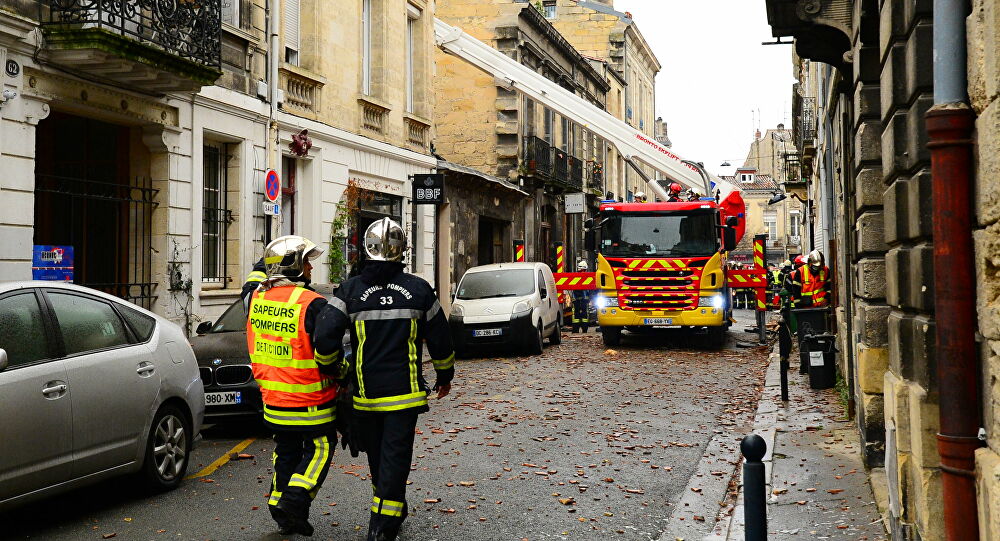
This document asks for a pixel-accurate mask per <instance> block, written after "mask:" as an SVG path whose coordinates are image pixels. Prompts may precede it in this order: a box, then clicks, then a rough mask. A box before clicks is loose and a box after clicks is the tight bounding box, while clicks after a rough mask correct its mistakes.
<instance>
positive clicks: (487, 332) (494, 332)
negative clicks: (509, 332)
mask: <svg viewBox="0 0 1000 541" xmlns="http://www.w3.org/2000/svg"><path fill="white" fill-rule="evenodd" d="M502 332H503V329H475V330H473V331H472V336H500V334H501V333H502Z"/></svg>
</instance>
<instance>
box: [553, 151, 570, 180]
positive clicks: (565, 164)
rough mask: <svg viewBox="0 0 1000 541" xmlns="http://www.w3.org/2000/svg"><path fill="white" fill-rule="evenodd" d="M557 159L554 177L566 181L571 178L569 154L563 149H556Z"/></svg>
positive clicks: (554, 164)
mask: <svg viewBox="0 0 1000 541" xmlns="http://www.w3.org/2000/svg"><path fill="white" fill-rule="evenodd" d="M554 152H555V160H554V163H553V167H552V177H553V178H554V179H555V180H559V181H563V182H566V181H568V180H569V154H567V153H566V152H565V151H564V150H562V149H558V148H557V149H554Z"/></svg>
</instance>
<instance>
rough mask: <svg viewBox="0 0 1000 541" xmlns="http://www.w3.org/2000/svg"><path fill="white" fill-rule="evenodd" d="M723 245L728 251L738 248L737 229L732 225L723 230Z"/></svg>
mask: <svg viewBox="0 0 1000 541" xmlns="http://www.w3.org/2000/svg"><path fill="white" fill-rule="evenodd" d="M722 245H723V248H724V249H725V250H726V251H727V252H731V251H733V250H735V249H736V230H735V229H733V228H732V227H727V228H725V229H723V230H722Z"/></svg>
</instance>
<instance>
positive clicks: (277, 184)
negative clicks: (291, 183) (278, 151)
mask: <svg viewBox="0 0 1000 541" xmlns="http://www.w3.org/2000/svg"><path fill="white" fill-rule="evenodd" d="M279 195H281V179H280V178H278V173H277V172H276V171H275V170H274V169H271V170H270V171H268V172H267V177H265V181H264V197H267V200H268V201H270V202H272V203H273V202H275V201H277V200H278V196H279Z"/></svg>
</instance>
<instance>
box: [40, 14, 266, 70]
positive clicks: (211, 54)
mask: <svg viewBox="0 0 1000 541" xmlns="http://www.w3.org/2000/svg"><path fill="white" fill-rule="evenodd" d="M40 4H41V5H42V13H41V17H40V18H41V21H42V26H44V27H69V28H72V29H76V28H80V29H99V30H104V31H107V32H110V33H112V34H117V35H120V36H123V37H126V38H129V39H131V40H134V41H137V42H139V43H142V44H144V45H149V46H152V47H154V48H156V49H160V50H162V51H164V52H166V53H168V54H172V55H176V56H179V57H181V58H184V59H186V60H190V61H192V62H195V63H198V64H201V65H204V66H209V67H213V68H216V69H219V68H221V66H222V64H221V53H222V42H221V40H220V39H221V38H220V27H221V25H222V22H221V21H222V14H221V0H197V1H195V0H45V1H44V2H41V3H40ZM248 11H249V10H248Z"/></svg>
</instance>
